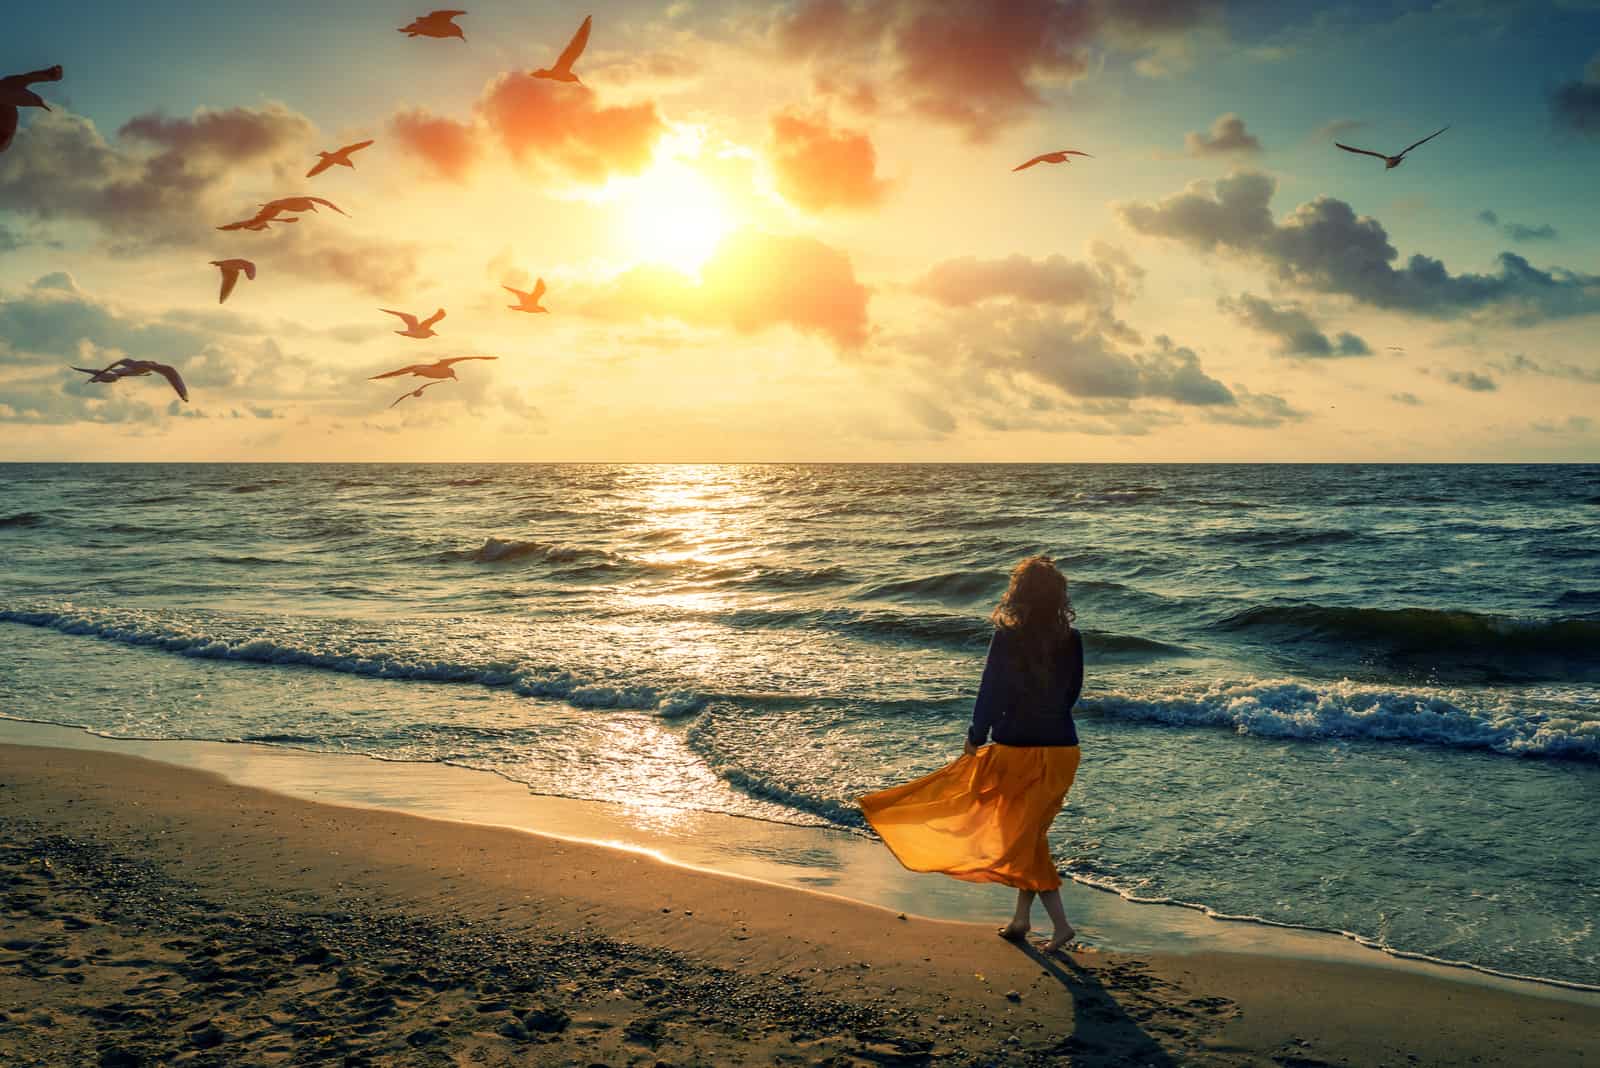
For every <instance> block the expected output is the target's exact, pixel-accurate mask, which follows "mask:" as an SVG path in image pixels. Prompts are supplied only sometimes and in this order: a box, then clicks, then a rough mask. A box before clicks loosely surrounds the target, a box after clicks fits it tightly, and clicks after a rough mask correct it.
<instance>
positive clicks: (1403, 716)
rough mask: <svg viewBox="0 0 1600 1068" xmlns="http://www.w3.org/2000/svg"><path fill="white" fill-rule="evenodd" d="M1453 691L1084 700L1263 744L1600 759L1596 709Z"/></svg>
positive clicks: (1350, 688)
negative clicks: (1345, 743) (1542, 707)
mask: <svg viewBox="0 0 1600 1068" xmlns="http://www.w3.org/2000/svg"><path fill="white" fill-rule="evenodd" d="M1466 700H1467V699H1466V698H1465V697H1463V696H1461V695H1455V694H1442V693H1429V692H1425V691H1415V690H1396V689H1386V688H1383V687H1376V686H1369V685H1364V684H1361V683H1355V682H1350V681H1343V682H1338V683H1332V684H1327V685H1318V686H1308V685H1306V684H1304V683H1302V682H1297V681H1294V680H1291V679H1249V680H1244V681H1218V682H1213V683H1211V684H1209V685H1207V686H1205V687H1204V688H1202V689H1198V690H1193V691H1171V692H1159V691H1157V692H1140V693H1133V692H1128V691H1120V692H1119V691H1112V692H1110V693H1106V694H1103V695H1099V696H1096V697H1094V698H1093V699H1091V700H1087V701H1084V702H1083V703H1082V704H1081V705H1080V706H1079V708H1080V709H1081V710H1082V711H1083V712H1084V713H1086V714H1089V715H1102V716H1106V717H1109V718H1112V719H1123V720H1135V721H1139V722H1145V723H1165V724H1171V725H1173V726H1183V727H1223V728H1227V729H1230V730H1234V731H1236V732H1238V733H1239V734H1248V735H1255V736H1257V737H1263V738H1287V739H1301V740H1326V739H1356V738H1360V739H1368V740H1373V741H1384V742H1402V743H1410V744H1418V745H1438V746H1444V747H1447V748H1452V749H1477V750H1487V751H1490V752H1495V753H1502V754H1505V755H1508V756H1521V757H1545V758H1556V759H1568V760H1579V761H1589V762H1600V709H1595V710H1585V709H1582V708H1578V707H1573V708H1569V709H1565V710H1563V711H1562V712H1561V713H1553V712H1540V711H1538V710H1535V709H1530V708H1528V707H1525V706H1519V707H1516V708H1512V707H1510V706H1509V705H1507V704H1499V705H1491V706H1489V707H1485V708H1476V709H1475V708H1468V707H1464V704H1465V703H1466Z"/></svg>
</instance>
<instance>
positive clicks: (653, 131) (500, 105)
mask: <svg viewBox="0 0 1600 1068" xmlns="http://www.w3.org/2000/svg"><path fill="white" fill-rule="evenodd" d="M666 128H667V127H666V122H665V121H664V120H663V119H662V118H661V116H660V114H658V113H657V111H656V106H655V104H654V103H653V102H651V101H648V100H647V101H642V102H639V103H635V104H627V105H619V106H605V105H602V104H601V103H600V102H599V98H598V96H597V95H596V94H595V91H594V90H593V89H590V88H589V87H587V86H584V85H568V84H564V83H562V84H558V83H555V82H551V81H547V80H545V79H541V78H530V77H528V76H527V74H526V73H525V72H523V71H507V72H505V73H503V74H500V75H498V76H497V77H495V78H494V79H492V80H491V81H490V82H489V83H488V84H487V85H485V86H484V89H483V92H482V94H481V95H480V96H479V97H478V100H477V103H476V104H475V105H474V106H473V116H472V118H471V119H470V120H459V119H453V118H449V117H447V116H438V115H434V114H432V113H430V112H428V111H427V110H426V109H423V108H411V109H408V110H405V111H400V112H397V113H396V114H395V115H394V116H393V117H392V118H391V119H390V129H391V130H392V131H393V132H394V134H395V135H396V138H397V139H398V140H399V142H400V145H401V147H402V148H403V149H405V150H406V151H407V152H409V153H410V154H411V155H412V156H414V157H416V158H417V159H420V160H421V161H422V162H423V163H425V164H426V165H427V166H428V167H429V168H431V169H432V170H433V171H434V172H435V173H437V174H438V175H440V176H441V177H443V178H446V179H448V180H451V181H457V182H460V181H465V180H466V178H467V177H468V176H469V175H470V173H471V171H472V169H473V167H474V166H475V165H476V163H477V162H478V161H479V160H480V159H481V158H482V157H483V155H484V154H485V152H486V150H487V149H488V147H489V146H490V145H498V146H499V147H500V148H501V149H503V150H504V151H505V152H506V153H507V154H508V155H509V156H510V157H511V158H512V159H513V160H515V161H516V162H517V163H518V164H520V165H521V166H523V167H524V168H526V169H529V170H535V171H541V172H544V173H546V174H549V175H551V176H555V177H561V178H565V179H568V180H575V181H581V182H587V183H592V184H599V183H601V182H604V181H605V180H606V179H607V178H609V177H611V176H612V175H615V174H637V173H639V172H640V171H642V170H644V169H645V167H647V166H648V165H649V163H650V160H651V158H652V157H653V155H654V152H655V145H656V141H657V140H658V139H659V138H660V137H661V135H662V134H663V133H665V132H666Z"/></svg>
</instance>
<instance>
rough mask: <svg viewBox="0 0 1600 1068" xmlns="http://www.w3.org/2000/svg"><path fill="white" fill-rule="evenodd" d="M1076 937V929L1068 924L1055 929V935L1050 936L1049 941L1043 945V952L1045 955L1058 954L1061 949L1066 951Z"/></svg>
mask: <svg viewBox="0 0 1600 1068" xmlns="http://www.w3.org/2000/svg"><path fill="white" fill-rule="evenodd" d="M1077 936H1078V931H1077V929H1076V928H1075V927H1073V926H1072V924H1070V923H1069V924H1067V925H1066V926H1065V927H1057V928H1056V933H1055V934H1054V935H1053V936H1051V938H1050V941H1048V942H1046V943H1045V944H1044V951H1045V952H1046V953H1060V952H1061V951H1062V950H1063V949H1066V948H1067V946H1069V945H1071V944H1072V940H1073V939H1074V938H1076V937H1077Z"/></svg>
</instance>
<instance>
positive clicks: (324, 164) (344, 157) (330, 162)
mask: <svg viewBox="0 0 1600 1068" xmlns="http://www.w3.org/2000/svg"><path fill="white" fill-rule="evenodd" d="M370 144H372V142H371V141H357V142H356V143H355V144H353V145H345V146H344V147H343V148H336V149H334V150H333V151H332V152H318V153H317V156H318V159H317V162H316V163H315V164H313V165H312V167H311V169H310V170H309V171H306V177H307V178H315V177H316V176H317V175H319V174H321V173H322V172H323V171H325V170H327V169H328V168H329V167H332V166H334V165H338V166H340V167H349V168H350V169H351V170H355V168H356V165H355V164H354V163H353V162H351V160H350V157H351V156H353V155H354V154H355V153H357V152H360V151H361V150H362V149H363V148H366V147H367V146H368V145H370Z"/></svg>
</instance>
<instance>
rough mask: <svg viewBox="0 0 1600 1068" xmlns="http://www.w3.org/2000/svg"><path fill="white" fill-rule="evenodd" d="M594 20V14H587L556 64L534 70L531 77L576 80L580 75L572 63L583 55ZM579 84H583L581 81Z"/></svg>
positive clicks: (560, 80)
mask: <svg viewBox="0 0 1600 1068" xmlns="http://www.w3.org/2000/svg"><path fill="white" fill-rule="evenodd" d="M593 21H594V16H593V15H586V16H584V19H583V25H582V26H579V27H578V32H577V33H575V34H573V35H572V40H570V41H568V42H567V47H566V48H565V49H563V50H562V52H561V55H560V56H559V57H557V59H556V65H555V66H553V67H545V68H543V69H541V70H536V71H534V72H533V73H532V74H531V75H530V77H533V78H549V79H550V80H551V81H556V82H576V81H578V76H577V75H576V74H574V73H572V65H573V64H574V63H576V62H578V57H579V56H581V55H583V49H584V46H585V45H587V44H588V43H589V26H590V24H591V23H592V22H593ZM579 84H582V83H581V82H580V83H579Z"/></svg>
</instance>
